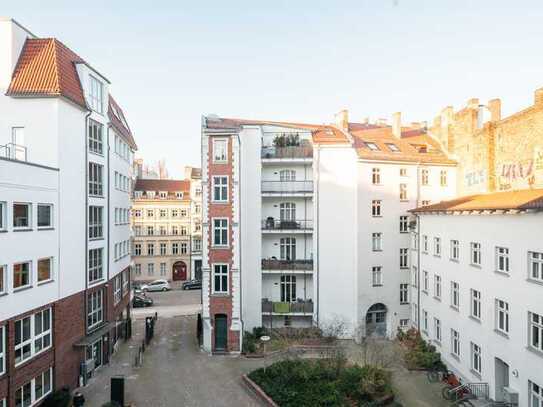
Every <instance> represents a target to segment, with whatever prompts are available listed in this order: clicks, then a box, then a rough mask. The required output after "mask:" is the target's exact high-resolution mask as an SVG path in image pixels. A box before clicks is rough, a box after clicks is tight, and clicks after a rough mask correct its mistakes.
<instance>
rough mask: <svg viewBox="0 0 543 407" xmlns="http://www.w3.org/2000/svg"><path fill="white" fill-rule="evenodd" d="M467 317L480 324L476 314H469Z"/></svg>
mask: <svg viewBox="0 0 543 407" xmlns="http://www.w3.org/2000/svg"><path fill="white" fill-rule="evenodd" d="M469 318H470V319H471V320H472V321H475V322H477V323H479V324H481V323H482V322H481V319H480V318H477V317H476V316H473V315H470V316H469Z"/></svg>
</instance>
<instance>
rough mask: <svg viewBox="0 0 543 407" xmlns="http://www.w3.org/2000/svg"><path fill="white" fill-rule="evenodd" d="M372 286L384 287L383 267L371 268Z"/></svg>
mask: <svg viewBox="0 0 543 407" xmlns="http://www.w3.org/2000/svg"><path fill="white" fill-rule="evenodd" d="M371 275H372V285H373V286H374V287H380V286H382V285H383V268H382V267H381V266H374V267H372V268H371Z"/></svg>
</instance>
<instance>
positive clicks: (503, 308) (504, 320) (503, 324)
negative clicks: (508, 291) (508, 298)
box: [496, 298, 509, 334]
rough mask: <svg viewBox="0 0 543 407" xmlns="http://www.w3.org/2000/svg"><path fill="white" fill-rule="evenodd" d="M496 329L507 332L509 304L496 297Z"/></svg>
mask: <svg viewBox="0 0 543 407" xmlns="http://www.w3.org/2000/svg"><path fill="white" fill-rule="evenodd" d="M496 329H497V330H498V331H500V332H502V333H504V334H508V333H509V304H508V303H507V302H505V301H503V300H500V299H497V298H496Z"/></svg>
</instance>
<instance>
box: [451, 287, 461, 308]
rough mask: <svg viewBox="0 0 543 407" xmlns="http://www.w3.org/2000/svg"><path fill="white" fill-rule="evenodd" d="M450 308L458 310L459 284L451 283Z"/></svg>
mask: <svg viewBox="0 0 543 407" xmlns="http://www.w3.org/2000/svg"><path fill="white" fill-rule="evenodd" d="M451 307H452V308H454V309H456V310H458V309H459V308H460V284H458V283H457V282H456V281H451Z"/></svg>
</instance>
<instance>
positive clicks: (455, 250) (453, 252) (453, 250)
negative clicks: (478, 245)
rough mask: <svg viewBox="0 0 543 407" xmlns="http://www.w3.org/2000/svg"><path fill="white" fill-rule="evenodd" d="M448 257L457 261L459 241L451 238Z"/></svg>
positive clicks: (458, 257)
mask: <svg viewBox="0 0 543 407" xmlns="http://www.w3.org/2000/svg"><path fill="white" fill-rule="evenodd" d="M450 256H451V257H450V259H451V260H452V261H458V260H459V259H460V242H459V241H458V240H455V239H451V253H450Z"/></svg>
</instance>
